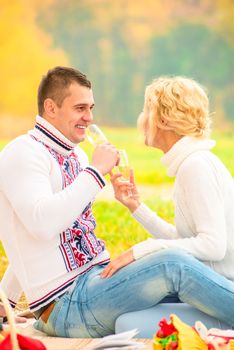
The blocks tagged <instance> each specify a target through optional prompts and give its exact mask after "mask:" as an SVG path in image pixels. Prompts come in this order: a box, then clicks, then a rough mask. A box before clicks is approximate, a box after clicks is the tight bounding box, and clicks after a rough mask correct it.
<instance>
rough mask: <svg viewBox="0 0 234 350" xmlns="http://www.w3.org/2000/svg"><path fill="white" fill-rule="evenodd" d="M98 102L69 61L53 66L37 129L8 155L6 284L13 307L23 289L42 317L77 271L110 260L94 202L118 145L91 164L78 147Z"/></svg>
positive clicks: (4, 167)
mask: <svg viewBox="0 0 234 350" xmlns="http://www.w3.org/2000/svg"><path fill="white" fill-rule="evenodd" d="M93 107H94V98H93V93H92V89H91V83H90V81H89V80H88V79H87V78H86V76H85V75H84V74H82V73H81V72H79V71H76V70H75V69H72V68H65V67H56V68H54V69H52V70H50V71H49V72H48V73H47V75H46V76H45V77H44V78H43V79H42V81H41V83H40V86H39V89H38V112H39V115H38V116H37V118H36V125H35V128H34V130H32V131H30V132H29V133H28V134H27V135H23V136H20V137H18V138H17V139H16V140H14V141H13V142H11V143H10V144H9V145H8V146H7V147H6V148H5V150H4V151H3V152H2V154H1V162H0V169H1V176H0V182H1V185H0V188H1V193H0V207H1V214H0V216H1V217H0V219H1V233H2V237H1V239H2V241H3V243H4V247H5V249H6V252H7V255H8V258H9V262H10V266H9V268H8V270H7V271H6V273H5V275H4V278H3V280H2V284H1V286H2V288H3V289H4V290H5V291H6V292H7V295H8V298H9V300H10V302H11V305H12V306H13V307H14V306H15V304H16V302H17V300H18V298H19V296H20V294H21V291H22V290H24V292H25V293H26V295H27V298H28V301H29V306H30V308H31V310H32V311H33V312H34V313H35V315H36V316H37V317H40V316H41V314H43V312H44V311H45V310H46V309H47V307H48V305H51V304H50V303H51V301H53V300H54V299H55V298H57V297H59V296H60V295H62V294H64V293H65V291H66V290H67V289H68V288H69V287H70V286H71V284H72V283H73V282H74V280H75V279H76V278H77V276H79V275H81V274H83V273H85V272H86V271H88V270H90V269H91V268H92V267H93V266H95V265H99V264H106V263H107V262H108V261H109V254H108V252H107V251H106V249H105V244H104V242H103V241H101V240H100V239H98V238H97V237H96V236H95V234H94V231H93V230H94V228H95V225H96V223H95V219H94V217H93V215H92V210H91V203H92V201H93V200H94V198H95V196H96V194H97V193H98V192H99V191H100V190H101V189H102V188H103V186H104V185H105V180H104V178H103V176H104V175H105V174H107V173H108V172H110V170H111V169H112V168H113V167H114V166H115V165H116V163H117V161H118V151H117V149H116V148H115V147H113V146H112V145H110V144H104V145H99V146H98V147H97V148H96V149H95V151H94V153H93V157H92V162H91V166H88V163H87V157H86V155H85V153H84V152H83V151H82V150H81V148H79V147H76V145H77V144H79V143H80V142H82V141H83V140H84V139H85V131H86V128H87V127H88V126H89V124H90V123H91V122H92V120H93V114H92V111H93Z"/></svg>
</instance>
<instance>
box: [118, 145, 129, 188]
mask: <svg viewBox="0 0 234 350" xmlns="http://www.w3.org/2000/svg"><path fill="white" fill-rule="evenodd" d="M119 157H120V158H119V164H118V169H119V172H120V173H121V174H122V177H121V179H120V180H121V181H129V180H130V167H129V162H128V155H127V152H126V151H125V150H124V149H120V150H119Z"/></svg>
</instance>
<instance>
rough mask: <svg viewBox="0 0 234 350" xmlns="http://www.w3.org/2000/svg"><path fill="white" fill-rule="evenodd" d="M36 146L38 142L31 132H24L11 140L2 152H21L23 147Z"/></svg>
mask: <svg viewBox="0 0 234 350" xmlns="http://www.w3.org/2000/svg"><path fill="white" fill-rule="evenodd" d="M35 146H36V142H35V141H34V140H33V138H32V137H31V136H30V135H29V134H24V135H20V136H18V137H16V138H15V139H14V140H12V141H10V142H9V143H8V144H7V145H6V146H5V147H4V148H3V150H2V152H1V153H8V152H10V153H11V152H17V153H18V152H19V151H20V150H22V149H27V148H28V149H32V148H34V147H35Z"/></svg>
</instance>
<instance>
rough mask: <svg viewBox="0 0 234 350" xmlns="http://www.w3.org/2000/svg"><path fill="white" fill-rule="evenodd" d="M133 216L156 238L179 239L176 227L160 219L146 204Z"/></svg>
mask: <svg viewBox="0 0 234 350" xmlns="http://www.w3.org/2000/svg"><path fill="white" fill-rule="evenodd" d="M132 216H133V217H134V218H135V219H136V220H137V221H138V222H139V223H140V224H141V225H142V226H143V227H144V228H145V229H146V230H147V231H148V232H149V233H151V234H152V235H153V236H155V237H156V238H166V239H173V238H176V237H178V233H177V230H176V227H175V226H174V225H172V224H169V223H168V222H166V221H165V220H163V219H162V218H160V217H159V216H158V215H157V214H156V213H155V212H153V211H152V210H151V209H150V208H149V207H147V206H146V205H145V204H144V203H142V204H141V205H140V206H139V207H138V208H137V209H136V210H135V211H134V212H133V214H132Z"/></svg>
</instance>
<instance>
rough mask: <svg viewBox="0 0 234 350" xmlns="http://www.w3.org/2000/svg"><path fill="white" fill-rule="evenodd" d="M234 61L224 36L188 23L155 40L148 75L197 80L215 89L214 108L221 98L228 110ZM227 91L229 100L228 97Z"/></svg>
mask: <svg viewBox="0 0 234 350" xmlns="http://www.w3.org/2000/svg"><path fill="white" fill-rule="evenodd" d="M233 59H234V48H232V47H231V46H229V45H228V43H227V42H226V41H225V40H224V39H223V37H221V36H220V35H218V34H217V33H215V32H214V31H211V30H210V29H208V28H207V27H205V26H201V25H199V24H197V25H195V24H188V23H187V24H182V25H179V26H177V27H176V28H174V30H172V31H171V32H170V33H168V35H165V36H161V37H155V38H153V39H152V42H151V54H150V56H149V65H148V71H147V74H146V76H147V77H148V78H149V79H150V77H152V76H159V75H168V74H172V75H177V74H178V75H185V76H190V77H194V78H195V79H198V80H199V81H200V82H201V83H202V84H204V85H206V86H207V87H208V88H209V89H212V91H213V95H214V99H213V100H214V101H213V108H215V109H216V106H215V105H216V103H215V100H216V99H217V103H218V104H220V101H221V103H222V104H223V107H224V110H225V111H227V108H226V107H225V103H227V101H228V100H230V98H231V96H230V94H231V91H232V90H230V87H231V86H232V87H233V82H234V70H233ZM226 90H227V91H229V99H227V98H224V96H225V91H226ZM220 97H221V100H220ZM232 99H234V95H232ZM229 105H230V102H229Z"/></svg>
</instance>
